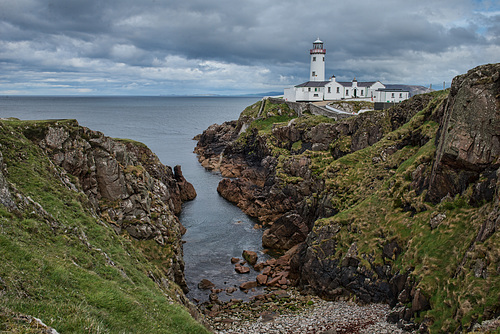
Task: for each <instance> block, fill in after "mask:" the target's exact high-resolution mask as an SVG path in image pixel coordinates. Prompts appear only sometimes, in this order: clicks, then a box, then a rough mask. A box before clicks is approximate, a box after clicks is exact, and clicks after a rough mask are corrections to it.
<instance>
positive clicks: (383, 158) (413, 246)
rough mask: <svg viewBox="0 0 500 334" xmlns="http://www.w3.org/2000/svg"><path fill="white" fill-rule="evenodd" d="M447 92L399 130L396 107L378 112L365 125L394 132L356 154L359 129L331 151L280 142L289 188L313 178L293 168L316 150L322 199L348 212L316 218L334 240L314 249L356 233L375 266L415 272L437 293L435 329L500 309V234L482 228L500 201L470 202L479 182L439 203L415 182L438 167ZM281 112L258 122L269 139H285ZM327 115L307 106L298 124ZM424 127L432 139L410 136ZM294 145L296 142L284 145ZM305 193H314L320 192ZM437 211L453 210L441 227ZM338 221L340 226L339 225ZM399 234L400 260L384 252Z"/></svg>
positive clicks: (432, 315)
mask: <svg viewBox="0 0 500 334" xmlns="http://www.w3.org/2000/svg"><path fill="white" fill-rule="evenodd" d="M447 94H448V91H445V92H434V93H431V94H430V95H431V96H432V97H433V98H434V99H433V100H432V101H431V102H430V103H429V105H428V106H427V107H425V108H424V109H423V110H421V111H420V112H418V113H417V114H416V115H415V116H414V117H413V118H412V119H411V120H410V121H409V122H408V123H406V124H405V125H403V126H402V127H400V128H398V129H396V130H394V131H392V132H390V127H391V125H390V121H389V117H388V114H387V113H385V112H378V113H377V112H372V114H373V115H369V116H370V117H369V118H366V120H365V121H364V122H365V123H366V124H364V125H363V126H365V127H368V126H373V125H375V123H373V124H372V123H369V122H378V123H377V124H382V131H383V132H384V133H385V135H384V138H382V139H381V140H380V141H379V142H377V143H376V144H374V145H372V146H369V147H367V148H365V149H362V150H359V151H356V152H353V153H351V152H350V145H351V138H350V136H343V137H340V138H339V139H337V140H336V141H334V142H333V143H332V144H331V145H330V150H329V151H319V152H312V151H305V152H303V153H301V154H297V151H298V150H297V149H298V148H299V145H300V146H302V145H303V144H304V143H303V141H300V142H296V143H292V144H291V145H290V146H291V148H292V149H291V150H286V149H276V150H273V152H274V153H275V154H276V155H277V156H278V161H279V163H278V165H277V167H276V177H277V182H278V183H279V184H281V186H282V187H284V186H286V185H287V184H297V183H299V182H302V181H304V180H303V179H302V178H300V177H297V176H295V175H290V174H289V171H288V167H287V165H288V164H289V163H290V162H291V161H293V160H294V159H295V160H298V159H301V158H302V157H307V158H308V159H310V169H311V171H312V175H313V176H314V177H315V178H316V179H317V180H318V181H324V185H325V186H324V189H323V191H322V192H321V193H320V194H314V196H316V197H317V198H315V200H317V201H320V202H321V200H322V199H329V200H330V201H331V206H332V207H333V208H334V210H335V212H338V213H337V214H336V215H334V216H332V217H327V218H322V219H320V220H318V221H316V222H315V225H314V229H313V232H314V233H315V235H324V236H329V237H328V238H330V239H314V241H311V242H312V244H313V247H312V249H311V251H315V252H323V251H324V250H323V247H322V246H321V245H322V244H327V243H328V244H330V245H334V246H335V249H332V250H330V253H329V254H323V255H322V256H324V257H326V258H342V257H343V255H345V253H346V252H347V250H348V249H349V247H350V245H351V244H352V243H353V242H356V243H357V244H358V251H359V253H360V254H364V255H365V256H360V258H361V259H362V262H361V263H362V265H364V266H365V267H367V268H372V269H373V268H375V267H376V266H378V265H382V264H386V263H390V264H391V266H392V272H393V273H395V272H397V271H400V272H406V271H409V272H410V275H411V277H413V278H414V280H415V282H417V284H416V288H420V289H421V290H422V291H423V293H424V295H425V296H427V297H428V298H429V299H430V304H431V310H428V311H425V312H422V313H421V314H419V315H417V320H422V319H424V318H429V319H431V320H432V321H433V324H432V327H431V332H453V331H455V330H456V329H457V328H459V327H460V326H461V327H462V328H468V327H469V326H470V325H471V323H473V322H475V321H480V320H482V319H483V318H484V317H485V316H486V317H488V315H489V317H491V316H494V315H495V314H498V310H499V308H500V300H499V299H498V296H499V295H500V276H499V275H498V267H499V266H500V260H499V259H500V251H499V250H500V238H499V237H498V233H496V234H494V235H493V236H492V237H490V238H489V239H487V240H486V241H485V242H484V243H478V242H475V237H476V234H477V231H478V230H479V228H480V227H481V225H482V224H483V222H484V221H485V219H487V217H488V214H489V213H490V212H491V211H492V210H493V204H492V203H483V206H482V207H479V208H472V207H470V206H469V205H468V203H469V202H470V196H471V194H472V190H471V189H470V190H469V191H466V192H465V193H464V194H463V195H460V196H456V197H455V198H454V199H451V200H450V201H445V202H443V203H440V204H436V205H435V204H432V203H428V202H426V201H425V194H426V192H425V190H424V192H422V193H417V192H416V190H415V189H414V188H413V186H412V182H413V181H414V180H413V173H414V172H415V171H416V169H417V168H421V169H422V170H423V173H430V169H431V167H432V160H433V158H434V156H435V151H436V147H435V141H434V138H435V136H436V132H437V129H438V124H437V123H436V122H435V121H434V120H433V114H434V113H436V112H437V111H438V110H439V109H440V108H441V107H442V104H443V103H444V101H445V99H446V97H447ZM271 121H277V120H276V119H274V118H272V117H271V118H269V119H268V120H266V121H265V122H264V121H263V123H257V124H261V125H260V128H259V130H260V131H261V132H262V133H263V135H265V138H267V143H268V146H269V147H277V145H276V142H275V141H276V139H274V138H273V137H272V133H270V131H269V130H270V129H271V128H272V126H273V125H272V124H270V122H271ZM322 121H323V120H322V119H320V118H317V117H313V116H311V115H305V116H303V117H300V118H296V119H295V121H294V126H295V127H296V128H298V129H301V130H307V129H310V128H311V127H312V126H315V125H317V124H319V123H321V122H322ZM328 121H329V122H331V120H328ZM367 122H368V123H367ZM264 124H265V125H264ZM275 126H277V125H275ZM415 136H420V138H424V139H426V140H425V142H426V143H425V144H424V145H422V146H419V145H417V146H412V145H408V144H403V143H407V142H411V140H410V141H409V140H408V139H411V138H414V137H415ZM273 143H274V144H273ZM285 146H286V143H285V144H281V147H285ZM394 148H396V149H395V150H394ZM334 151H335V152H341V153H342V154H340V156H341V157H340V158H338V159H336V158H334V157H333V156H332V153H333V152H334ZM387 152H390V153H387ZM305 200H306V203H308V201H310V202H312V196H311V198H310V199H308V198H306V199H305ZM437 213H443V214H445V215H446V218H445V219H444V220H443V222H442V223H441V225H439V226H438V227H437V228H435V229H431V227H430V224H429V221H430V219H431V218H432V217H433V215H435V214H437ZM332 229H334V230H336V231H337V230H338V231H337V232H336V233H330V231H331V230H332ZM323 232H325V233H323ZM389 240H396V241H397V242H398V244H399V245H400V246H401V247H402V252H401V254H400V255H399V256H398V257H396V258H394V259H387V258H384V257H383V254H382V251H383V247H384V244H385V243H387V242H388V241H389ZM366 259H369V260H366ZM481 263H483V264H484V265H483V266H484V270H485V272H486V273H487V274H486V276H484V277H483V276H481V277H478V276H477V274H476V273H475V271H474V268H477V267H478V266H481Z"/></svg>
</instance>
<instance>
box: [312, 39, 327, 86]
mask: <svg viewBox="0 0 500 334" xmlns="http://www.w3.org/2000/svg"><path fill="white" fill-rule="evenodd" d="M309 53H310V55H311V72H310V73H311V76H310V79H309V81H325V54H326V50H325V49H324V48H323V42H322V41H321V40H320V39H319V38H318V39H317V40H316V41H315V42H314V43H313V48H312V49H311V50H310V52H309Z"/></svg>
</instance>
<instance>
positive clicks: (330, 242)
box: [196, 64, 500, 332]
mask: <svg viewBox="0 0 500 334" xmlns="http://www.w3.org/2000/svg"><path fill="white" fill-rule="evenodd" d="M499 73H500V64H495V65H485V66H481V67H478V68H475V69H473V70H471V71H469V72H468V73H467V74H465V75H462V76H459V77H457V78H455V79H454V81H453V84H452V87H451V89H450V90H449V92H448V91H442V92H434V93H430V94H424V95H418V96H415V97H413V98H412V99H410V100H407V101H405V102H403V103H401V104H399V105H398V106H396V107H394V108H392V109H389V110H384V111H380V112H368V113H364V114H361V115H359V116H357V117H352V118H349V119H344V120H340V121H338V122H335V121H332V120H329V119H327V118H324V117H318V116H313V115H307V114H305V115H303V116H301V117H298V115H296V114H295V113H294V112H293V111H292V110H290V109H288V107H287V106H286V104H281V105H277V104H275V105H273V106H269V105H266V110H264V112H263V113H258V112H257V111H258V110H260V102H259V103H257V104H255V105H253V106H250V107H249V108H247V109H246V110H245V111H244V112H243V113H242V115H241V116H240V119H239V120H238V121H233V122H227V123H225V124H223V125H220V126H219V125H214V126H211V127H210V128H209V129H208V130H207V131H205V132H204V133H203V134H202V135H201V136H200V137H199V142H198V146H197V149H196V152H197V153H198V154H199V155H200V161H201V162H202V164H203V165H204V166H206V167H207V168H210V169H216V170H220V172H221V173H222V175H223V176H227V177H228V178H226V179H224V180H222V181H221V183H220V184H219V188H218V191H219V192H220V193H221V195H222V196H224V197H225V198H227V199H228V200H230V201H232V202H234V203H236V204H237V205H238V206H239V207H241V208H242V209H243V210H244V211H245V212H247V213H248V214H250V215H252V216H254V217H257V218H258V219H259V220H260V221H261V223H262V224H263V225H267V226H270V227H269V228H268V229H266V231H265V233H264V237H263V244H264V246H266V247H269V248H274V249H278V250H290V251H288V253H287V257H288V258H291V261H289V263H288V265H287V266H285V268H288V270H289V272H290V274H289V277H290V278H294V279H295V284H296V285H298V286H299V287H301V288H302V289H303V290H305V291H308V292H311V293H316V294H319V295H321V296H323V297H324V298H328V299H346V298H347V299H349V298H350V299H352V298H355V299H356V300H358V301H360V302H363V303H367V302H388V303H390V304H391V305H392V306H394V311H393V313H392V314H391V317H390V318H391V320H392V321H399V323H400V326H402V327H405V328H408V329H410V328H416V327H420V328H421V330H422V331H426V330H428V329H429V328H430V329H431V330H432V331H433V332H434V331H436V332H440V331H442V332H449V331H455V330H457V331H466V330H468V329H470V328H472V326H473V325H474V323H476V322H480V321H482V320H484V319H491V318H495V317H498V316H499V315H500V301H499V300H498V295H500V278H499V274H500V262H499V258H500V257H499V256H498V255H499V254H498V249H499V247H498V246H499V242H500V240H499V237H498V232H497V230H498V221H499V215H498V202H499V194H500V190H499V187H498V185H499V180H498V176H499V173H500V172H499V167H500V160H499V149H500V145H499V137H498V136H499V135H498V134H499V133H500V127H499V122H500V117H499V115H500V114H499V110H500V103H499V99H500V90H499V84H500V81H499ZM290 252H292V253H293V254H292V255H291V254H290Z"/></svg>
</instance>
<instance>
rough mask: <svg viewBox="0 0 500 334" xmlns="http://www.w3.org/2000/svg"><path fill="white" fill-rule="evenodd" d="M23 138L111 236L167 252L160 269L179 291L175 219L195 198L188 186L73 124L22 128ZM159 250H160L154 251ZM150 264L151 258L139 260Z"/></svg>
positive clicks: (138, 154)
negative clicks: (69, 181)
mask: <svg viewBox="0 0 500 334" xmlns="http://www.w3.org/2000/svg"><path fill="white" fill-rule="evenodd" d="M23 133H24V135H25V136H26V137H27V138H28V139H30V140H32V141H33V142H34V143H35V144H37V145H38V146H39V147H40V148H42V149H43V150H44V151H45V153H46V154H47V155H48V157H49V158H50V159H51V161H53V162H54V163H55V164H56V165H58V166H61V167H62V168H63V169H64V170H65V171H66V172H67V173H68V174H70V175H73V176H75V177H76V178H77V179H78V183H79V185H80V186H81V188H82V190H83V192H84V193H85V195H87V197H88V198H89V201H90V203H92V206H93V209H94V210H96V213H97V214H99V215H100V216H101V217H103V218H104V219H105V220H106V221H107V222H108V223H109V224H110V226H112V227H113V228H114V229H115V230H116V232H117V233H119V234H122V233H127V234H128V235H130V236H131V237H132V238H134V239H135V240H137V241H147V240H154V241H155V242H156V243H157V244H158V245H160V246H165V247H166V248H168V249H169V250H168V252H172V253H173V256H171V257H170V259H169V261H168V262H167V263H163V264H162V268H163V269H164V270H165V272H166V274H167V276H168V277H169V278H170V279H172V280H175V282H176V283H177V284H179V286H181V287H182V288H183V289H186V288H187V284H186V282H185V280H184V272H183V271H184V261H183V258H182V244H181V235H182V234H183V232H184V227H183V226H182V225H181V223H180V222H179V219H178V218H177V217H176V215H175V214H177V213H179V212H180V209H181V204H182V201H186V200H191V199H193V198H194V197H196V192H195V190H194V188H193V186H192V185H191V184H190V183H188V182H186V180H185V179H184V177H183V176H182V172H181V170H180V166H176V168H175V170H176V174H175V175H174V173H173V172H172V169H171V168H170V167H167V166H164V165H162V164H161V163H160V161H159V159H158V157H156V155H155V154H154V153H153V152H151V151H150V150H149V149H148V148H147V147H145V146H144V145H142V144H140V143H134V142H131V141H119V140H114V139H111V138H109V137H106V136H104V135H102V134H101V133H99V132H97V131H92V130H90V129H88V128H84V127H79V126H78V125H77V124H76V123H74V124H68V123H66V124H65V125H63V126H61V125H57V124H53V125H49V126H46V127H42V128H41V129H40V127H39V126H38V125H37V124H36V123H35V124H34V125H33V126H27V127H26V128H25V129H24V131H23ZM160 249H161V248H160ZM145 255H146V256H147V257H149V258H151V259H152V260H153V259H154V258H155V257H157V255H156V254H145Z"/></svg>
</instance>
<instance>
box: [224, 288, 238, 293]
mask: <svg viewBox="0 0 500 334" xmlns="http://www.w3.org/2000/svg"><path fill="white" fill-rule="evenodd" d="M236 290H238V289H236V288H235V287H234V286H232V287H230V288H227V289H226V293H227V294H228V295H230V294H232V293H233V292H235V291H236Z"/></svg>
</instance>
